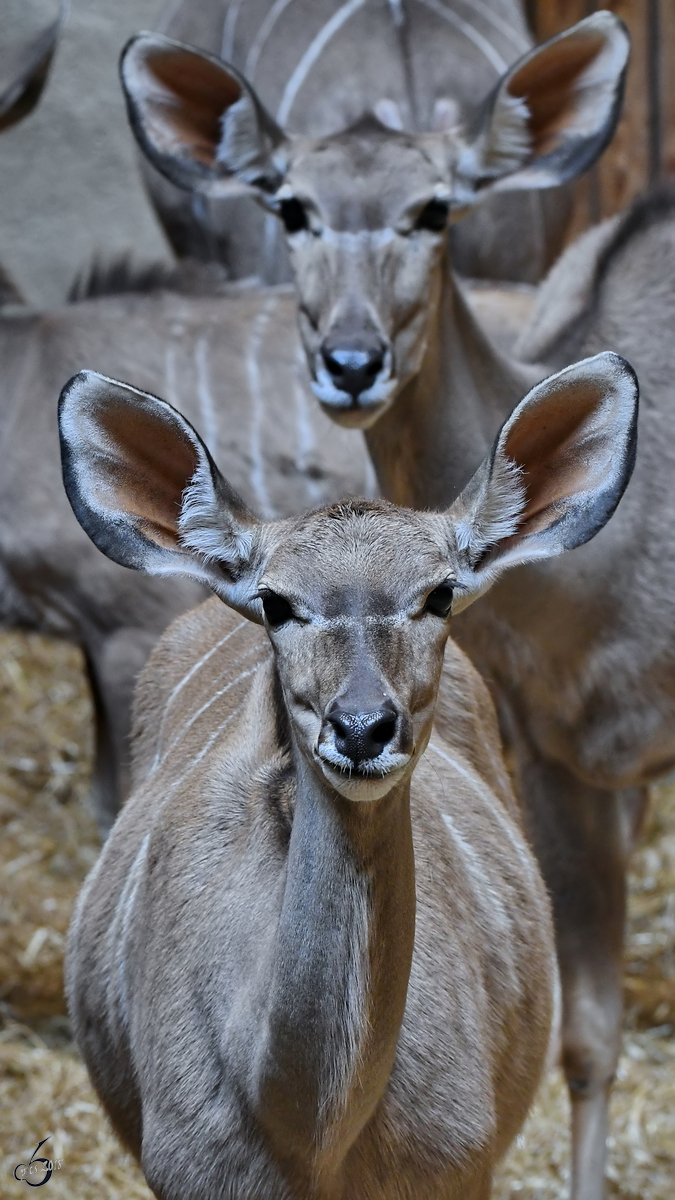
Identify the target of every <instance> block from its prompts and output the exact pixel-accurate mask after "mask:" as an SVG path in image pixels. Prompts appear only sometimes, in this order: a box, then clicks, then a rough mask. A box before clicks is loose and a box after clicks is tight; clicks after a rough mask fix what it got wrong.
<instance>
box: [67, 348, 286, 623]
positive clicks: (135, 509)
mask: <svg viewBox="0 0 675 1200" xmlns="http://www.w3.org/2000/svg"><path fill="white" fill-rule="evenodd" d="M59 431H60V436H61V461H62V465H63V481H64V484H65V488H66V492H67V494H68V499H69V500H70V503H71V505H72V508H73V511H74V513H75V516H76V517H77V519H78V521H79V522H80V525H81V526H82V528H83V529H84V531H85V532H86V533H88V534H89V537H90V538H91V540H92V541H93V542H94V544H95V545H96V546H98V548H99V550H102V551H103V553H104V554H106V555H107V556H108V558H111V559H112V560H113V562H117V563H121V565H122V566H124V567H132V568H134V569H136V570H139V571H144V572H146V573H147V574H149V575H188V576H191V577H192V578H194V579H197V580H199V581H200V582H202V583H206V584H208V585H209V587H211V588H212V589H213V590H214V592H216V594H217V595H218V596H220V598H221V599H222V600H224V601H225V603H226V604H229V605H230V606H231V607H232V608H236V609H237V610H238V611H239V612H242V613H243V614H244V615H246V616H248V617H250V618H251V619H252V620H255V621H258V622H261V621H262V607H261V604H260V601H259V600H258V599H257V598H256V594H257V578H258V575H259V574H260V570H261V569H262V566H263V561H262V556H261V541H262V539H261V537H260V534H261V532H262V531H263V530H264V526H263V525H261V523H260V522H259V521H258V520H257V518H256V517H254V516H253V514H252V513H251V512H250V511H249V510H248V508H247V507H246V505H245V504H244V502H243V500H241V498H240V497H239V496H238V495H237V493H236V492H235V491H234V490H233V489H232V488H231V487H230V485H229V484H228V483H227V481H226V480H225V479H224V478H223V476H222V475H221V474H220V472H219V470H218V468H217V467H216V465H215V463H214V462H213V459H212V458H211V455H210V454H209V452H208V450H207V448H206V446H205V445H204V443H203V441H202V440H201V438H200V437H199V434H198V433H197V432H196V430H195V429H193V427H192V425H191V424H190V422H189V421H187V420H186V419H185V417H183V416H182V415H181V413H179V412H177V411H176V409H175V408H172V406H171V405H170V404H167V403H166V401H164V400H160V399H158V398H157V397H156V396H150V395H148V394H147V393H146V392H140V391H137V390H136V388H133V387H130V386H129V384H126V383H119V382H118V381H117V380H115V379H107V378H106V377H105V376H104V375H99V374H97V372H95V371H81V372H80V373H79V375H75V376H74V378H73V379H71V380H70V381H69V382H68V383H67V384H66V386H65V387H64V389H63V391H62V393H61V398H60V400H59Z"/></svg>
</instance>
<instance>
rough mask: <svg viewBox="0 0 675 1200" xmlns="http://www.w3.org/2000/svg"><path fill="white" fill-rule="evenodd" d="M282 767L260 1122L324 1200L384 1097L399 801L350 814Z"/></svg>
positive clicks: (403, 950)
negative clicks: (280, 851)
mask: <svg viewBox="0 0 675 1200" xmlns="http://www.w3.org/2000/svg"><path fill="white" fill-rule="evenodd" d="M294 757H295V760H296V769H297V800H296V807H295V812H294V817H293V826H292V832H291V837H290V845H289V850H288V865H287V878H286V885H285V891H284V897H283V904H282V910H281V916H280V920H279V925H278V929H277V932H276V938H275V944H274V947H273V962H272V964H271V971H270V973H269V975H268V978H269V979H270V990H269V1001H268V1006H267V1020H266V1044H265V1046H264V1051H263V1055H262V1060H261V1061H260V1063H259V1074H258V1078H259V1101H260V1115H261V1119H262V1122H263V1125H264V1126H265V1128H266V1131H267V1133H268V1135H269V1136H270V1137H271V1138H272V1140H273V1141H274V1142H275V1143H276V1145H277V1147H278V1150H279V1153H280V1154H281V1156H282V1158H286V1159H287V1161H288V1160H290V1162H289V1165H290V1166H291V1169H296V1170H297V1169H298V1165H299V1164H304V1165H305V1167H306V1169H307V1170H308V1171H309V1172H310V1174H311V1176H312V1178H313V1179H314V1181H315V1183H316V1182H318V1181H320V1180H322V1179H323V1180H324V1181H325V1182H326V1183H327V1184H328V1186H327V1189H326V1194H327V1195H330V1194H332V1187H331V1185H330V1180H332V1181H333V1183H334V1184H337V1183H338V1180H339V1176H340V1170H341V1166H342V1164H343V1163H344V1159H345V1156H346V1154H347V1152H348V1150H349V1148H350V1146H351V1145H352V1143H353V1142H354V1140H355V1139H356V1137H357V1136H358V1135H359V1133H360V1131H361V1130H362V1129H363V1127H364V1126H365V1125H366V1123H367V1122H368V1120H369V1119H370V1117H371V1116H372V1114H373V1113H374V1111H375V1109H376V1108H377V1105H378V1103H379V1101H380V1099H381V1097H382V1095H383V1093H384V1090H385V1088H386V1086H387V1081H388V1079H389V1076H390V1073H391V1069H392V1066H393V1062H394V1057H395V1053H396V1045H397V1041H398V1036H399V1032H400V1028H401V1022H402V1020H403V1013H404V1009H405V1001H406V994H407V986H408V978H409V974H410V965H411V961H412V952H413V944H414V930H415V874H414V856H413V843H412V831H411V823H410V789H409V784H404V785H401V786H400V787H399V788H398V789H397V790H396V791H395V792H393V793H392V794H390V795H389V796H386V797H384V798H383V799H382V800H379V801H374V802H372V803H355V802H350V801H348V800H345V799H343V798H342V797H340V796H339V795H338V794H337V793H336V792H335V791H333V789H332V788H331V787H330V785H329V784H328V783H327V782H324V781H323V780H322V778H320V777H319V776H318V773H317V771H316V768H315V767H314V766H313V765H312V764H310V763H309V762H308V761H307V759H306V758H305V757H304V755H303V754H302V753H301V752H300V751H299V750H298V749H297V748H295V751H294ZM337 1191H338V1192H339V1186H338V1188H337ZM336 1194H337V1192H336Z"/></svg>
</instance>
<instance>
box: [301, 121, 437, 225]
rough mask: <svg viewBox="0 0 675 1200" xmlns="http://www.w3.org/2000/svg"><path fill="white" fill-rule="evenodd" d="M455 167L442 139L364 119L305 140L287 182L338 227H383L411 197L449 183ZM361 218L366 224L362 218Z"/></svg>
mask: <svg viewBox="0 0 675 1200" xmlns="http://www.w3.org/2000/svg"><path fill="white" fill-rule="evenodd" d="M450 174H451V166H450V160H449V158H448V154H447V148H445V147H442V146H441V145H440V139H439V136H438V135H424V136H422V135H419V134H417V135H415V134H409V133H404V132H400V131H397V130H392V129H387V128H386V127H385V126H384V125H381V124H380V123H379V121H377V119H376V118H375V117H364V118H362V119H361V120H360V121H359V122H357V124H356V125H353V126H351V127H350V128H349V129H347V130H344V131H343V132H342V133H338V134H334V135H333V136H331V137H327V138H322V139H320V140H317V141H312V142H304V144H303V145H302V146H299V147H298V152H297V154H296V155H295V156H293V158H292V160H291V165H290V169H289V171H288V175H287V177H286V178H287V183H288V184H289V186H290V187H291V188H292V189H293V191H294V192H297V194H298V195H300V196H302V197H303V198H306V199H310V200H313V201H314V202H315V203H316V205H317V207H318V209H319V211H320V213H321V214H322V216H323V218H324V219H325V220H327V221H328V223H329V225H331V226H332V227H333V228H334V229H336V230H340V229H342V228H344V229H354V228H357V227H358V226H359V225H360V224H361V223H363V225H364V226H365V227H371V228H372V227H376V226H377V227H382V226H383V225H386V224H387V223H388V222H389V220H395V219H396V218H397V217H398V216H399V215H400V213H401V211H402V210H404V209H405V207H406V205H407V203H408V202H409V200H410V198H411V197H414V198H415V199H416V198H417V197H418V196H419V195H420V194H424V193H425V192H428V193H429V194H432V193H433V191H434V189H435V187H436V186H437V185H438V184H439V183H448V182H449V180H450ZM359 212H360V214H361V218H362V222H361V221H359V217H358V214H359Z"/></svg>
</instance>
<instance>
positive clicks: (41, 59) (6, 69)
mask: <svg viewBox="0 0 675 1200" xmlns="http://www.w3.org/2000/svg"><path fill="white" fill-rule="evenodd" d="M67 10H68V4H67V0H62V2H61V6H60V8H59V13H58V16H57V18H56V20H55V21H53V22H52V24H51V25H48V26H47V28H46V29H43V30H42V31H41V32H40V33H39V34H37V36H36V37H34V38H32V39H31V41H30V42H28V43H27V44H26V45H25V46H23V47H22V49H21V51H20V52H19V54H18V55H17V56H16V57H15V58H12V57H11V56H7V59H8V61H3V62H2V65H1V67H0V133H2V131H3V130H4V129H9V128H10V127H11V126H12V125H17V124H18V122H19V121H22V120H23V118H24V117H27V116H29V114H30V113H32V111H33V109H34V108H35V106H36V104H37V102H38V100H39V99H40V96H41V95H42V91H43V88H44V86H45V83H46V81H47V75H48V74H49V68H50V66H51V63H52V59H53V57H54V51H55V50H56V44H57V42H58V40H59V34H60V32H61V27H62V25H63V23H64V21H65V19H66V13H67ZM4 57H5V56H3V58H4Z"/></svg>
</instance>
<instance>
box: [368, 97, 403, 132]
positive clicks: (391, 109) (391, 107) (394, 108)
mask: <svg viewBox="0 0 675 1200" xmlns="http://www.w3.org/2000/svg"><path fill="white" fill-rule="evenodd" d="M373 112H374V113H375V116H376V117H377V119H378V121H379V122H380V124H381V125H385V126H386V127H387V129H397V130H401V129H403V117H402V116H401V110H400V108H399V106H398V104H397V103H396V101H395V100H389V99H387V98H386V97H383V98H382V99H381V100H378V101H377V103H376V104H375V105H374V106H373Z"/></svg>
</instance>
